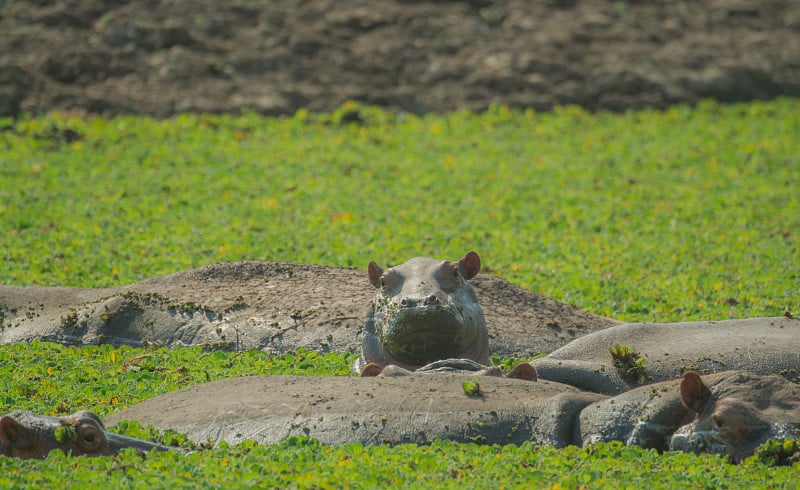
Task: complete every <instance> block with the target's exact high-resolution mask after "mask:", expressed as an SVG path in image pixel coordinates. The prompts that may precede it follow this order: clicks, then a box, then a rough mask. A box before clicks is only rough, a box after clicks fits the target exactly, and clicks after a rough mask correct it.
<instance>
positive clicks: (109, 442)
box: [0, 410, 169, 459]
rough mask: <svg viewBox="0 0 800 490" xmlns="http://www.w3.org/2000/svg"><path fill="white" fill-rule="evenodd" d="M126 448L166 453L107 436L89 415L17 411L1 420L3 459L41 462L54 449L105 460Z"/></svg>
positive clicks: (148, 444) (136, 441)
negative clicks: (52, 415)
mask: <svg viewBox="0 0 800 490" xmlns="http://www.w3.org/2000/svg"><path fill="white" fill-rule="evenodd" d="M126 447H134V448H136V449H139V450H142V451H149V450H151V449H158V450H167V449H169V448H167V447H166V446H161V445H159V444H154V443H151V442H147V441H142V440H139V439H134V438H131V437H125V436H120V435H117V434H113V433H110V432H106V428H105V426H104V425H103V422H102V421H101V420H100V418H99V417H98V416H97V415H96V414H94V413H92V412H89V411H80V412H76V413H74V414H72V415H67V416H64V417H48V416H44V415H36V414H33V413H31V412H28V411H25V410H17V411H15V412H11V413H10V414H8V415H5V416H3V417H2V418H0V454H1V455H3V456H9V457H16V458H22V459H42V458H46V457H47V455H48V454H49V453H50V451H52V450H53V449H61V450H62V451H64V452H65V453H67V454H72V455H73V456H81V455H87V456H104V455H111V454H116V453H118V452H119V451H120V450H121V449H123V448H126Z"/></svg>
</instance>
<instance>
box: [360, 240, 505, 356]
mask: <svg viewBox="0 0 800 490" xmlns="http://www.w3.org/2000/svg"><path fill="white" fill-rule="evenodd" d="M480 267H481V262H480V257H479V256H478V254H477V253H475V252H469V253H467V254H466V255H465V256H464V257H462V258H461V260H459V261H458V262H451V261H449V260H444V261H439V260H434V259H429V258H423V257H417V258H413V259H411V260H409V261H407V262H405V263H403V264H401V265H398V266H395V267H392V268H389V269H387V270H385V271H384V270H383V269H382V268H381V267H380V266H378V265H377V264H376V263H375V262H370V264H369V278H370V282H371V283H372V285H373V286H374V287H376V288H378V289H379V292H378V294H377V296H376V297H375V299H374V300H373V302H372V304H371V305H370V307H369V309H368V310H367V315H366V319H365V321H364V331H363V335H364V338H363V342H362V349H361V357H360V359H359V360H358V361H357V362H356V365H355V366H354V368H355V370H356V371H361V370H362V369H363V368H364V367H365V366H366V365H367V364H368V363H370V362H372V363H376V364H378V365H381V366H387V365H390V364H393V365H397V366H400V367H402V368H405V369H410V370H414V369H417V368H419V367H422V366H424V365H425V364H428V363H431V362H434V361H438V360H443V359H451V358H465V359H471V360H473V361H475V362H478V363H480V364H484V365H485V364H489V334H488V330H487V328H486V321H485V320H484V317H483V310H482V309H481V306H480V304H479V303H478V299H477V297H476V296H475V291H474V290H473V289H472V286H471V285H470V284H469V283H468V282H467V281H469V280H470V279H472V278H473V277H475V275H476V274H477V273H478V271H479V270H480Z"/></svg>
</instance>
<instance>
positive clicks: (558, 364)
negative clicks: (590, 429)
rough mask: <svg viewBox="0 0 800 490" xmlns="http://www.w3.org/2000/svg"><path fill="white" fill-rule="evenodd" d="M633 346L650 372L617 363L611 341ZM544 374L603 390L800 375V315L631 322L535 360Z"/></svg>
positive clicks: (614, 390) (547, 376) (622, 390)
mask: <svg viewBox="0 0 800 490" xmlns="http://www.w3.org/2000/svg"><path fill="white" fill-rule="evenodd" d="M615 344H621V345H625V346H630V347H633V348H635V349H636V351H637V352H638V353H639V354H641V355H642V356H643V358H644V373H643V374H644V376H643V378H642V379H641V380H638V379H631V378H630V377H629V376H626V375H625V373H624V371H621V370H619V369H616V368H614V367H613V366H612V359H611V355H610V354H609V347H612V346H613V345H615ZM531 364H533V366H535V367H536V370H537V372H538V374H539V377H541V378H543V379H548V380H551V381H557V382H559V383H567V384H571V385H573V386H577V387H578V388H581V389H584V390H590V391H594V392H597V393H605V394H612V395H613V394H618V393H622V392H624V391H627V390H629V389H631V388H635V387H637V386H639V385H640V381H641V382H642V383H641V384H651V383H656V382H660V381H667V380H670V379H677V378H679V377H680V376H681V375H682V374H683V373H684V372H685V371H698V372H701V373H703V374H711V373H715V372H720V371H728V370H746V371H750V372H753V373H758V374H781V375H783V376H785V377H786V378H787V379H789V380H790V381H798V380H800V320H797V319H792V318H786V317H775V318H750V319H744V320H723V321H698V322H683V323H628V324H622V325H617V326H613V327H609V328H606V329H604V330H599V331H596V332H594V333H591V334H588V335H585V336H583V337H581V338H578V339H575V340H573V341H572V342H570V343H568V344H566V345H565V346H563V347H561V348H559V349H557V350H555V351H553V352H551V353H550V354H548V355H547V356H545V357H543V358H541V359H536V360H534V361H532V362H531Z"/></svg>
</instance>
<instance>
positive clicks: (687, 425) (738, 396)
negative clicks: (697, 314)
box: [578, 371, 800, 461]
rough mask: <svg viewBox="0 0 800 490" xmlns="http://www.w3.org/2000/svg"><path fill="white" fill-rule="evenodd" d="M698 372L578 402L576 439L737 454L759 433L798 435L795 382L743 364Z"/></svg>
mask: <svg viewBox="0 0 800 490" xmlns="http://www.w3.org/2000/svg"><path fill="white" fill-rule="evenodd" d="M704 378H705V379H701V377H700V375H699V374H697V373H696V372H694V371H690V372H687V373H685V374H684V375H683V378H682V379H679V380H673V381H668V382H664V383H658V384H654V385H651V386H645V387H640V388H637V389H634V390H631V391H628V392H626V393H623V394H621V395H618V396H615V397H612V398H608V399H606V400H602V401H599V402H597V403H594V404H592V405H590V406H588V407H586V408H585V409H584V410H583V411H582V412H581V415H580V417H579V424H578V427H579V430H580V432H581V436H580V439H581V443H582V444H584V445H586V444H591V443H595V442H608V441H622V442H624V443H625V444H627V445H635V446H641V447H644V448H648V449H656V450H659V451H665V450H670V451H684V452H694V453H702V452H711V453H717V454H727V455H728V456H730V457H731V458H732V459H733V460H735V461H739V460H741V459H743V458H745V457H747V456H749V455H751V454H753V451H754V449H755V448H756V447H758V446H759V445H760V444H761V443H763V442H764V441H766V440H767V439H772V438H783V437H794V438H797V437H798V435H800V432H798V431H800V385H797V384H795V383H792V382H789V381H787V380H785V379H783V378H781V377H779V376H764V375H759V374H753V373H748V372H744V371H727V372H722V373H717V374H712V375H709V376H705V377H704Z"/></svg>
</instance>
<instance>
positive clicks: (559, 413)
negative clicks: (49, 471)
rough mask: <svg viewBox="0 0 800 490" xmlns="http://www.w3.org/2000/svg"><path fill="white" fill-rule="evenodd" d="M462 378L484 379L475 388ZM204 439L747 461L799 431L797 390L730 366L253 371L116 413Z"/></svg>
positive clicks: (117, 417)
mask: <svg viewBox="0 0 800 490" xmlns="http://www.w3.org/2000/svg"><path fill="white" fill-rule="evenodd" d="M465 381H472V382H473V383H474V384H476V385H479V386H478V387H479V389H478V390H477V392H478V393H477V396H476V394H472V393H470V392H468V390H467V388H466V387H465V386H464V382H465ZM120 420H138V421H140V422H141V423H142V424H150V425H153V426H155V427H156V428H159V429H162V430H163V429H172V430H176V431H178V432H182V433H185V434H186V435H187V436H188V437H189V439H192V440H194V441H197V442H206V441H209V440H210V441H212V442H215V443H219V442H221V441H227V442H228V443H238V442H241V441H243V440H247V439H250V440H254V441H256V442H259V443H264V444H273V443H277V442H279V441H280V440H282V439H284V438H286V437H289V436H308V437H312V438H315V439H317V440H319V441H320V442H322V443H324V444H335V445H338V444H348V443H353V442H357V443H361V444H389V445H393V444H399V443H416V444H428V443H430V442H432V441H433V440H436V439H446V440H452V441H457V442H480V443H486V444H522V443H524V442H526V441H533V442H536V443H538V444H543V445H552V446H556V447H565V446H568V445H575V446H582V445H588V444H593V443H597V442H609V441H621V442H623V443H625V444H627V445H636V446H641V447H645V448H648V449H656V450H659V451H667V450H676V451H690V452H706V451H708V452H716V453H722V454H728V455H730V456H731V458H733V459H736V460H739V459H741V458H743V457H746V456H748V455H750V454H752V452H753V450H754V448H755V447H756V446H758V445H759V444H761V443H762V442H763V441H764V440H766V439H768V438H777V437H792V436H794V437H797V435H798V434H797V430H798V428H800V385H796V384H794V383H791V382H789V381H787V380H785V379H783V378H781V377H778V376H764V375H758V374H753V373H747V372H744V371H727V372H722V373H717V374H712V375H708V376H706V377H705V379H702V378H701V377H700V375H699V374H697V373H696V372H687V373H686V374H684V376H683V378H682V379H680V380H672V381H665V382H662V383H656V384H653V385H650V386H646V387H640V388H636V389H633V390H630V391H628V392H625V393H622V394H620V395H617V396H613V397H610V396H607V395H602V394H599V393H591V392H586V391H581V390H578V389H576V388H575V387H573V386H569V385H565V384H561V383H555V382H550V381H546V380H539V381H537V382H535V383H532V382H529V381H523V380H519V379H510V378H505V377H495V376H485V377H481V378H477V377H475V376H472V375H470V374H464V373H461V372H443V373H439V374H437V375H436V376H432V375H430V374H422V373H419V372H414V373H411V374H409V375H406V376H396V377H395V376H387V377H361V378H353V377H342V376H338V377H324V376H308V377H303V376H247V377H241V378H232V379H225V380H219V381H214V382H211V383H206V384H203V385H196V386H190V387H187V388H184V389H182V390H179V391H174V392H171V393H167V394H164V395H161V396H158V397H155V398H151V399H149V400H145V401H143V402H142V403H139V404H137V405H134V406H131V407H129V408H127V409H125V410H122V411H120V412H117V413H115V414H113V415H112V416H111V417H109V418H108V421H109V422H110V423H111V422H117V421H120Z"/></svg>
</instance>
